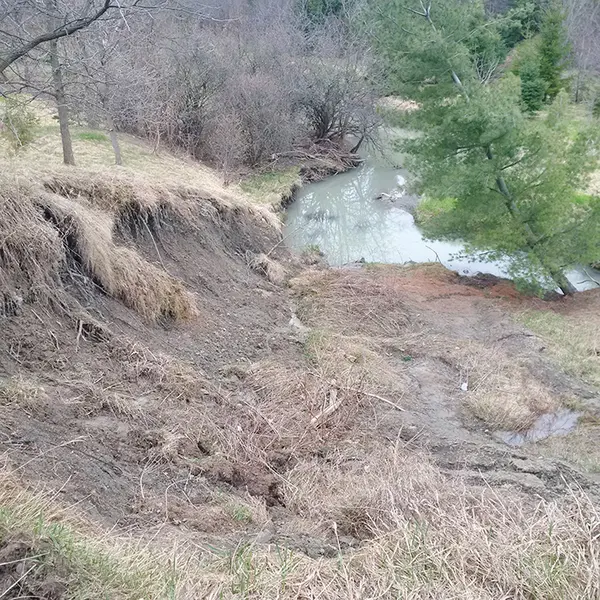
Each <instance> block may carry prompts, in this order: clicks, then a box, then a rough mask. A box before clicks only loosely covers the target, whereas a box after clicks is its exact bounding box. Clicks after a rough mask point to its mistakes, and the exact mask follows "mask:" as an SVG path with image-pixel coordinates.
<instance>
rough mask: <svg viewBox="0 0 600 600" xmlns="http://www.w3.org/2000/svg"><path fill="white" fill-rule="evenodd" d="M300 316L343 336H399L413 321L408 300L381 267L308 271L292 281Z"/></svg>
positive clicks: (314, 324) (316, 325)
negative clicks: (380, 270)
mask: <svg viewBox="0 0 600 600" xmlns="http://www.w3.org/2000/svg"><path fill="white" fill-rule="evenodd" d="M290 284H291V286H292V289H293V290H294V291H295V292H296V293H297V294H298V296H299V303H300V305H299V310H298V316H299V317H300V319H301V320H302V321H303V322H304V323H306V324H307V325H310V326H312V327H317V328H331V329H334V330H335V331H336V333H338V334H340V335H368V336H372V337H375V336H377V337H397V336H400V335H404V334H405V333H406V330H407V327H408V325H409V324H410V319H409V315H408V313H407V310H406V308H405V306H404V303H403V302H402V301H401V300H400V299H399V298H398V294H397V293H396V290H395V289H394V286H393V285H388V281H387V279H386V277H385V276H384V274H383V273H381V272H379V271H378V270H377V269H375V268H374V269H360V270H335V271H328V272H325V273H324V272H322V271H307V272H305V273H303V274H302V275H301V276H299V277H296V278H295V279H293V280H292V281H291V282H290Z"/></svg>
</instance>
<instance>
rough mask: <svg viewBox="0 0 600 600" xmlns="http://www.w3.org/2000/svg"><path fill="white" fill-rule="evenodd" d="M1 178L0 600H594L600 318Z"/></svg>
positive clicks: (234, 209) (491, 285) (576, 307)
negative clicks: (565, 416)
mask: <svg viewBox="0 0 600 600" xmlns="http://www.w3.org/2000/svg"><path fill="white" fill-rule="evenodd" d="M15 173H16V174H17V176H16V177H12V178H8V179H7V180H6V181H3V182H2V194H1V198H2V203H3V204H2V206H1V207H0V208H1V209H2V214H3V215H10V216H11V219H12V221H11V222H10V223H9V224H8V225H6V224H7V223H8V220H5V221H4V223H5V226H4V228H3V227H2V226H1V225H0V268H1V269H2V270H1V272H0V285H1V286H2V288H1V293H2V304H1V305H2V310H1V311H0V315H1V316H0V327H1V331H2V335H1V337H0V381H1V384H0V410H1V411H2V417H3V418H2V420H1V422H0V447H1V448H2V456H3V458H4V465H5V467H4V471H3V474H2V482H1V483H2V485H1V487H0V547H1V550H0V552H1V554H0V557H1V558H2V560H0V563H3V564H2V565H0V586H3V587H0V590H1V591H0V596H1V597H7V598H10V597H19V596H21V597H22V596H23V595H32V596H34V597H41V598H68V597H80V598H81V597H86V598H93V597H111V598H113V597H114V598H120V597H123V598H138V599H139V598H140V597H149V598H163V597H164V598H173V597H178V598H203V597H210V598H213V597H214V598H218V597H240V595H241V596H243V597H263V598H271V597H289V598H300V597H316V596H319V597H326V598H348V597H356V598H362V597H406V598H456V597H462V598H497V597H514V598H524V597H529V598H583V597H585V598H588V597H589V598H595V597H598V594H600V588H599V587H598V581H600V578H599V577H598V575H599V574H600V571H599V561H598V557H597V552H596V551H595V550H594V546H595V541H594V540H597V536H598V531H599V530H598V528H599V527H600V518H599V515H598V504H597V502H598V497H599V491H598V481H597V480H598V475H597V474H598V472H600V456H599V455H598V449H597V443H596V442H597V439H598V438H597V434H598V418H599V407H598V388H597V384H598V383H599V380H598V379H597V377H598V373H600V365H599V363H598V360H599V359H598V354H597V351H596V348H597V345H596V344H597V342H598V328H597V327H596V328H595V327H593V325H594V324H597V317H596V315H597V314H600V313H599V312H598V310H597V308H598V304H599V303H600V295H598V294H597V293H594V292H589V293H586V294H581V295H579V296H577V297H576V298H574V299H568V300H565V301H560V302H555V303H552V304H548V303H544V302H541V301H538V300H534V299H528V298H523V297H520V296H519V295H518V294H517V293H516V292H515V291H514V289H513V288H512V286H511V285H510V284H508V283H506V282H498V281H493V280H486V279H485V278H480V279H475V280H465V279H462V278H460V277H458V276H457V275H455V274H452V273H449V272H447V271H445V270H444V269H443V268H441V267H439V266H437V265H425V266H413V267H405V268H401V267H392V266H385V267H384V266H366V267H363V268H357V269H344V270H334V269H327V268H325V267H324V266H322V265H320V264H319V263H318V261H317V263H316V264H313V265H312V266H310V265H308V263H309V262H310V260H308V259H305V263H301V262H300V261H298V260H296V259H293V258H292V257H290V256H289V255H287V253H286V251H285V250H284V248H283V245H280V244H279V241H280V232H279V230H278V227H277V218H276V217H275V216H274V215H272V214H271V213H269V212H266V211H265V210H264V209H261V208H256V207H254V206H253V205H252V204H250V203H249V202H248V201H247V199H246V198H245V197H244V196H243V195H242V194H239V193H238V192H236V191H235V190H226V189H223V188H219V186H218V184H217V182H216V179H215V178H214V175H211V176H210V177H209V181H210V183H209V184H206V185H205V186H204V187H203V185H202V181H200V180H196V181H195V182H194V183H191V182H188V183H178V182H177V181H173V180H169V179H167V180H166V181H164V182H163V181H160V180H159V179H152V178H146V177H144V178H140V177H139V174H138V175H137V176H136V175H134V174H131V173H128V172H121V171H119V170H116V171H110V177H108V176H107V174H106V173H105V174H103V173H102V169H100V168H98V169H96V168H94V169H90V168H89V167H88V168H87V169H76V170H69V171H66V170H64V169H61V168H57V169H52V168H49V167H48V168H46V167H44V169H41V170H40V171H38V172H37V173H33V174H32V173H31V169H24V167H23V166H22V165H21V166H18V165H17V168H16V169H15ZM206 177H208V176H206ZM578 328H579V329H578ZM565 332H566V333H565ZM569 332H571V333H572V334H574V335H575V336H576V337H577V339H578V340H579V342H578V344H577V345H573V346H572V347H571V346H565V344H561V343H560V341H561V338H560V335H565V336H566V337H568V333H569ZM565 347H567V349H568V350H569V353H568V354H565V352H564V348H565ZM582 365H583V366H584V367H585V368H582ZM560 410H571V411H574V412H577V413H578V414H580V424H579V426H578V428H577V429H576V430H575V432H573V433H572V434H570V435H569V436H566V437H561V438H560V444H562V445H560V444H559V445H557V443H556V442H555V441H554V439H548V440H544V441H540V442H537V443H535V444H526V445H525V446H523V447H519V448H515V447H510V446H508V445H506V444H504V443H503V442H502V441H501V439H500V438H499V437H498V436H497V435H496V434H497V432H499V431H503V430H510V431H513V430H514V431H519V432H522V433H525V432H527V431H528V430H529V429H530V428H531V427H532V426H534V425H535V423H536V422H537V420H538V419H539V417H540V416H541V415H544V414H553V413H556V412H557V411H560ZM583 458H585V460H583ZM32 490H33V491H34V492H36V493H35V494H34V495H33V496H32V495H31V491H32ZM39 493H45V494H46V497H45V500H43V501H41V500H39V499H37V500H36V498H38V495H39ZM48 495H49V498H48ZM40 507H41V508H40ZM65 508H66V511H65ZM61 509H62V510H61ZM75 515H77V517H75ZM63 522H65V523H67V524H68V526H69V527H70V528H71V529H73V530H74V531H75V532H76V533H74V534H71V533H69V536H71V537H69V538H68V539H69V540H70V541H69V542H68V543H67V542H65V537H64V533H63V532H62V530H61V532H60V534H59V533H57V530H56V523H63ZM71 529H70V530H71ZM70 530H69V531H70ZM550 530H551V531H552V532H553V533H552V534H551V535H549V534H548V532H549V531H550ZM107 532H111V533H110V535H108V534H107ZM489 532H492V533H489ZM73 535H74V536H75V537H74V538H73V537H72V536H73ZM123 535H128V536H129V537H130V543H131V542H133V544H134V546H135V548H134V549H133V550H132V549H131V548H129V550H126V551H123V550H122V549H120V550H119V551H118V552H116V551H113V550H111V549H112V548H114V547H115V544H116V543H117V541H116V540H117V538H118V537H119V536H123ZM82 536H83V538H85V539H86V540H87V541H86V543H85V544H83V542H80V541H78V540H80V538H81V537H82ZM73 539H75V540H76V541H75V542H73V541H72V540H73ZM89 540H92V542H93V543H92V547H93V551H92V550H90V545H89ZM99 540H100V541H99ZM119 543H120V542H119ZM73 544H74V545H73ZM140 544H143V546H144V548H146V547H147V548H149V551H150V552H151V553H158V554H159V556H160V557H162V558H159V559H158V561H159V562H161V561H162V562H163V563H165V564H169V565H174V562H173V561H174V560H175V559H174V558H173V557H174V556H175V554H174V553H175V548H176V546H179V545H184V546H185V548H184V549H182V551H181V552H182V554H181V558H178V560H180V561H181V562H182V564H185V565H187V566H186V567H185V568H184V569H183V572H182V573H180V572H179V571H177V573H175V571H176V569H175V567H174V566H173V568H172V569H171V570H168V571H167V572H166V573H165V572H163V571H161V570H160V569H159V568H156V567H153V566H151V565H153V564H154V563H152V561H149V559H148V560H146V559H144V561H140V560H138V559H137V558H132V557H137V556H138V554H136V553H137V552H138V551H139V545H140ZM113 552H116V553H115V556H119V557H120V558H119V561H120V562H119V565H120V566H116V565H115V564H113V563H112V562H111V563H110V566H107V563H106V558H99V557H105V556H106V554H107V553H108V554H111V553H113ZM557 553H558V554H557ZM32 556H33V557H34V558H31V557H32ZM40 556H41V557H42V558H39V557H40ZM47 557H49V558H47ZM166 557H168V559H167V558H166ZM183 557H185V558H183ZM148 561H149V562H148ZM185 561H190V562H185ZM549 561H550V562H549ZM175 562H176V561H175ZM549 564H550V565H553V566H552V569H551V574H550V575H549V574H548V565H549ZM558 564H560V568H558V566H557V565H558ZM131 565H134V566H131ZM132 569H133V570H132ZM133 572H135V573H136V574H138V575H139V577H138V576H137V575H136V577H133V576H131V575H130V576H128V577H126V576H125V577H124V576H123V573H130V574H131V573H133ZM24 575H27V576H26V577H25V576H24ZM11 594H12V595H11Z"/></svg>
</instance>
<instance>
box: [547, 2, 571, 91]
mask: <svg viewBox="0 0 600 600" xmlns="http://www.w3.org/2000/svg"><path fill="white" fill-rule="evenodd" d="M540 33H541V41H540V75H541V77H542V79H543V80H544V81H545V82H546V98H548V99H550V100H552V99H553V98H555V97H556V95H557V94H558V92H559V91H560V89H561V87H563V80H562V76H563V72H564V70H565V66H566V63H567V56H568V54H569V50H570V47H569V42H568V40H567V31H566V28H565V15H564V12H563V9H562V7H561V6H560V5H558V4H556V3H554V4H553V5H552V6H550V7H549V8H548V9H547V10H546V13H545V14H544V19H543V21H542V27H541V32H540Z"/></svg>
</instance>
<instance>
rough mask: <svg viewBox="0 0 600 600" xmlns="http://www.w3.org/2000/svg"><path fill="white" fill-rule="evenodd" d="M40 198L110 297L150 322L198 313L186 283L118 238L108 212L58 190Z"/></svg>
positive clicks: (78, 257)
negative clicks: (57, 192) (114, 237)
mask: <svg viewBox="0 0 600 600" xmlns="http://www.w3.org/2000/svg"><path fill="white" fill-rule="evenodd" d="M40 202H42V203H43V205H44V208H45V210H46V212H47V213H48V214H49V215H50V218H51V220H52V221H53V223H54V224H55V225H56V227H57V228H58V230H59V231H60V233H61V235H62V237H63V239H64V240H65V242H66V245H67V248H68V250H69V251H70V252H71V254H72V256H73V258H74V259H75V261H76V262H77V263H79V264H80V265H81V266H82V267H83V270H84V272H85V273H86V274H87V275H88V276H89V277H90V278H91V279H92V280H93V281H94V282H95V283H96V284H97V285H99V286H100V287H101V288H102V289H103V290H104V291H105V292H106V293H107V294H108V295H110V296H112V297H114V298H117V299H119V300H121V301H122V302H123V303H124V304H125V305H126V306H128V307H129V308H132V309H134V310H135V311H137V312H138V313H139V314H140V315H142V316H143V317H144V318H145V319H147V320H149V321H158V320H160V319H162V318H168V319H173V320H175V321H179V320H185V319H189V318H191V317H193V316H194V315H195V312H196V309H195V305H194V301H193V299H192V297H191V295H190V294H189V292H187V291H186V290H185V289H184V287H183V284H182V283H181V282H179V281H177V280H176V279H174V278H173V277H171V276H170V275H168V274H167V273H166V272H165V271H163V270H161V269H159V268H158V267H155V266H154V265H152V264H151V263H149V262H147V261H146V260H145V259H143V258H142V257H141V256H140V255H139V254H137V253H136V252H135V251H134V250H132V249H130V248H125V247H120V246H117V245H116V244H115V243H114V242H113V239H112V231H113V225H114V224H113V219H112V218H111V216H110V215H109V214H108V213H105V212H101V211H99V210H97V209H94V208H92V207H91V206H89V205H86V203H85V201H83V200H78V201H75V200H72V199H69V198H65V197H63V196H59V195H57V194H45V195H43V197H42V198H41V199H40Z"/></svg>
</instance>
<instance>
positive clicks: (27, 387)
mask: <svg viewBox="0 0 600 600" xmlns="http://www.w3.org/2000/svg"><path fill="white" fill-rule="evenodd" d="M46 402H47V397H46V392H45V390H44V388H43V387H42V386H41V385H39V384H38V383H37V382H35V381H33V380H31V379H26V378H25V377H23V375H20V374H19V375H15V376H13V377H9V378H7V379H4V380H2V379H0V406H6V407H8V406H13V407H18V408H19V409H20V410H22V411H24V412H25V413H27V414H30V415H31V414H40V413H43V411H44V407H45V405H46Z"/></svg>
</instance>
